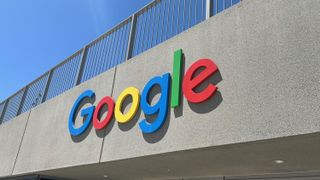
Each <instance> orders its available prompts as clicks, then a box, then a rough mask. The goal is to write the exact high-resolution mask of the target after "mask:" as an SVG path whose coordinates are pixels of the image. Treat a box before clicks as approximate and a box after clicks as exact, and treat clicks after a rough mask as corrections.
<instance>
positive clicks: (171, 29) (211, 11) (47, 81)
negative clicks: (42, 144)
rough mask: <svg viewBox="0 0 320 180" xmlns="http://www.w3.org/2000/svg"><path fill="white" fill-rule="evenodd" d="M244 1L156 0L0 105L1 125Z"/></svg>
mask: <svg viewBox="0 0 320 180" xmlns="http://www.w3.org/2000/svg"><path fill="white" fill-rule="evenodd" d="M239 2H240V0H154V1H152V2H151V3H150V4H148V5H146V6H145V7H143V8H142V9H140V10H139V11H138V12H136V13H135V14H133V15H132V16H130V17H129V18H127V19H126V20H124V21H123V22H121V23H120V24H118V25H117V26H116V27H114V28H112V29H111V30H110V31H108V32H106V33H104V34H103V35H101V36H100V37H99V38H97V39H96V40H94V41H93V42H91V43H89V44H88V45H86V46H85V47H84V48H82V49H81V50H79V51H78V52H76V53H74V54H73V55H72V56H70V57H69V58H67V59H66V60H64V61H63V62H61V63H60V64H58V65H56V66H55V67H54V68H52V69H51V70H49V71H48V72H46V73H45V74H43V75H42V76H41V77H39V78H38V79H36V80H34V81H33V82H31V83H30V84H28V85H27V86H25V87H24V88H22V89H21V90H19V91H18V92H17V93H15V94H14V95H12V96H10V97H9V98H7V99H6V100H5V101H3V102H1V103H0V123H3V122H6V121H8V120H10V119H12V118H14V117H16V116H18V115H19V114H21V113H23V112H26V111H29V110H30V109H31V108H33V107H35V106H37V105H38V104H41V103H43V102H45V101H47V100H49V99H51V98H53V97H55V96H57V95H59V94H61V93H63V92H65V91H67V90H68V89H71V88H72V87H74V86H76V85H78V84H80V83H82V82H84V81H87V80H89V79H91V78H92V77H95V76H97V75H98V74H100V73H102V72H105V71H107V70H108V69H110V68H113V67H115V66H116V65H118V64H121V63H123V62H124V61H125V60H128V59H130V58H132V57H134V56H136V55H138V54H140V53H143V52H144V51H146V50H148V49H150V48H152V47H154V46H156V45H157V44H159V43H161V42H163V41H166V40H168V39H170V38H171V37H173V36H175V35H177V34H179V33H181V32H183V31H185V30H187V29H189V28H190V27H192V26H194V25H196V24H198V23H200V22H202V21H204V20H205V19H208V18H209V17H211V16H214V15H216V14H218V13H219V12H221V11H223V10H224V9H227V8H229V7H231V6H232V5H235V4H237V3H239Z"/></svg>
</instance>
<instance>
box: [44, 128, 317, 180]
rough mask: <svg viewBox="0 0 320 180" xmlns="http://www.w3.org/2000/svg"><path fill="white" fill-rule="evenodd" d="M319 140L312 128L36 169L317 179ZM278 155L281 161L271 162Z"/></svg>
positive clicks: (182, 178)
mask: <svg viewBox="0 0 320 180" xmlns="http://www.w3.org/2000/svg"><path fill="white" fill-rule="evenodd" d="M319 141H320V133H313V134H308V135H298V136H290V137H284V138H276V139H268V140H262V141H254V142H247V143H240V144H231V145H225V146H211V147H207V148H199V149H192V150H185V151H175V152H169V153H164V154H156V155H151V156H143V157H138V158H130V159H124V160H119V161H111V162H107V163H101V164H91V165H84V166H77V167H70V168H64V169H55V170H49V171H43V172H40V174H43V175H49V176H58V177H68V178H72V179H83V180H90V179H96V180H103V179H106V178H104V177H103V176H104V175H107V176H108V178H107V179H112V180H123V179H130V180H142V179H146V180H150V179H157V180H164V179H168V180H248V179H250V180H251V179H256V180H258V179H259V180H262V179H263V180H268V179H269V178H270V180H275V179H276V180H280V179H281V180H302V179H303V180H316V179H317V180H319V179H320V171H319V167H320V156H319V155H318V154H319V149H320V144H319V143H318V142H319ZM305 147H308V148H307V149H306V148H305ZM276 160H282V161H283V163H280V164H278V163H275V161H276ZM235 175H237V176H235ZM257 175H259V176H257ZM223 176H224V178H223ZM219 177H220V178H219ZM280 177H281V178H280Z"/></svg>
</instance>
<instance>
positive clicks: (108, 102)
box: [93, 96, 114, 130]
mask: <svg viewBox="0 0 320 180" xmlns="http://www.w3.org/2000/svg"><path fill="white" fill-rule="evenodd" d="M105 104H106V105H107V106H108V114H107V116H106V118H104V119H103V120H102V121H100V120H99V117H98V116H99V113H100V110H101V108H102V107H103V105H105ZM113 109H114V101H113V99H112V98H111V97H109V96H106V97H104V98H103V99H101V101H100V102H99V104H98V105H97V107H96V110H95V111H94V114H93V126H94V128H96V129H97V130H100V129H103V128H104V127H106V126H107V125H108V124H109V122H110V120H111V118H112V116H113Z"/></svg>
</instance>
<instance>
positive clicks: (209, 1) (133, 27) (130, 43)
mask: <svg viewBox="0 0 320 180" xmlns="http://www.w3.org/2000/svg"><path fill="white" fill-rule="evenodd" d="M162 1H164V2H163V3H164V4H163V5H162V6H163V7H159V14H157V15H158V16H160V14H161V10H165V8H166V6H168V7H167V8H168V9H167V10H168V13H170V2H171V1H172V0H153V1H151V2H150V3H149V4H147V5H145V6H144V7H142V8H141V9H139V10H138V11H136V12H135V13H134V14H133V15H132V16H130V17H128V18H127V19H125V20H123V21H122V22H120V23H119V24H117V25H116V26H114V27H113V28H111V29H110V30H109V31H107V32H105V33H103V34H102V35H100V36H99V37H98V38H97V39H95V40H94V41H92V42H90V43H88V44H87V45H85V46H84V47H83V48H81V49H80V50H78V51H77V52H76V53H74V54H73V55H71V56H70V57H68V58H66V59H65V60H64V61H62V62H60V63H59V64H57V65H56V66H55V67H53V68H52V69H50V70H49V71H47V72H46V73H44V74H43V75H41V76H40V77H38V78H37V79H35V80H34V81H32V82H31V83H29V84H28V85H26V86H25V87H23V88H22V89H20V90H19V91H17V92H16V93H15V94H13V95H11V96H10V97H8V98H7V99H6V100H4V101H3V102H4V103H5V105H4V108H3V110H2V113H1V114H0V124H1V123H2V121H3V118H4V115H5V112H6V110H7V106H8V104H9V101H10V98H11V97H13V96H14V95H16V94H17V93H19V92H20V91H22V90H24V94H23V96H22V99H21V102H20V104H19V109H18V112H17V115H19V114H20V113H21V111H22V108H23V104H24V102H25V99H26V96H27V93H28V89H29V86H30V85H32V83H34V82H35V81H37V80H38V79H40V78H42V77H43V76H45V75H48V74H49V77H48V79H47V82H46V84H45V89H44V90H43V95H42V97H41V101H40V102H39V104H40V103H43V102H45V101H46V98H47V95H48V91H49V88H50V84H51V79H52V76H53V72H54V70H55V69H56V68H58V67H60V66H61V65H63V64H64V63H66V62H68V60H70V59H71V58H73V57H75V56H77V55H79V53H82V55H81V59H80V63H79V65H78V68H77V70H76V77H75V80H74V86H77V85H79V84H80V83H81V79H82V78H83V74H84V68H85V67H84V66H85V64H86V61H87V57H88V52H89V48H90V47H91V46H93V45H95V44H96V43H98V42H99V41H101V40H103V39H104V38H106V37H107V36H109V35H112V33H114V32H116V31H117V30H118V29H120V28H121V27H122V26H124V25H126V24H127V23H129V22H130V21H131V24H130V31H129V37H128V40H127V41H125V42H122V43H127V45H126V44H124V45H123V47H127V50H126V52H125V55H124V56H125V57H124V58H125V59H124V60H121V59H120V60H119V62H107V63H108V67H109V68H111V67H114V66H116V65H117V64H119V63H121V62H123V61H126V60H128V59H130V58H132V57H133V56H134V54H133V53H134V48H135V43H136V41H137V39H135V37H136V35H137V21H138V17H139V16H140V15H142V14H143V13H145V12H146V11H148V10H150V8H152V7H153V6H156V5H157V4H158V3H160V2H162ZM180 1H182V0H179V2H178V3H179V5H178V15H180V14H179V13H180V12H179V7H180ZM241 1H242V0H240V2H241ZM183 2H184V6H185V3H186V2H185V0H183ZM190 2H191V1H190ZM167 4H168V5H167ZM205 4H206V9H205V19H209V18H210V17H211V16H213V14H214V12H213V6H216V4H215V5H214V4H213V0H205ZM189 6H191V4H189ZM231 6H233V4H231ZM185 8H187V7H185ZM190 8H191V7H189V15H188V18H190V16H191V15H190ZM217 8H218V7H216V9H217ZM155 10H156V9H155ZM171 11H173V10H171ZM195 11H196V10H195ZM184 12H185V9H183V14H184ZM202 12H203V9H202ZM196 13H197V12H195V14H196ZM155 16H156V13H155V12H154V14H153V17H154V18H155ZM184 16H185V15H183V17H182V18H183V19H182V21H184ZM145 18H148V17H145ZM150 18H151V17H149V19H150ZM158 18H160V17H158ZM162 18H163V20H161V21H162V26H161V28H162V29H164V28H165V29H167V31H168V28H169V27H168V24H167V25H166V26H165V27H164V26H163V25H164V24H163V23H164V18H165V16H162ZM167 18H169V16H168V17H167ZM195 18H196V17H195ZM173 20H174V18H173V17H172V21H173ZM187 21H188V26H189V24H190V22H189V21H190V19H187ZM167 22H168V19H167ZM158 23H159V24H160V21H159V22H158ZM172 23H173V22H172ZM143 24H144V25H143V26H145V25H146V22H144V23H143ZM177 24H178V28H180V27H179V18H178V19H177ZM153 25H154V22H153ZM158 26H159V25H158ZM152 28H153V30H152V32H151V33H154V32H153V31H154V29H155V28H156V27H152ZM171 28H172V27H171ZM141 29H143V28H141ZM146 30H147V31H148V29H145V28H144V29H143V34H142V32H139V36H137V37H138V38H139V39H141V38H143V37H142V35H143V36H145V35H146V34H145V33H146V32H145V31H146ZM184 30H185V28H184V27H183V28H182V31H184ZM122 31H124V30H122ZM162 31H163V30H161V32H159V33H158V31H157V32H156V35H155V36H156V37H153V38H156V39H155V44H158V42H157V41H158V36H159V37H160V41H159V43H161V42H162V39H163V38H162V36H163V33H164V32H162ZM172 31H173V30H172ZM182 31H180V29H178V30H177V34H178V33H179V32H182ZM121 33H122V35H121V37H122V38H123V36H124V33H125V32H121ZM167 36H168V34H167V35H166V37H165V38H167ZM110 38H111V39H108V41H113V42H114V39H113V38H112V37H110ZM167 39H169V38H167ZM138 43H139V42H138ZM150 43H151V47H153V39H152V40H151V42H150ZM118 46H119V44H118V43H117V45H115V44H114V43H112V47H113V48H118V49H119V47H118ZM136 46H137V47H140V46H141V45H140V44H136ZM147 46H148V45H147ZM100 48H101V47H100ZM102 48H104V47H102ZM140 48H142V49H140V50H141V52H143V51H145V47H140ZM109 49H110V48H108V49H107V50H106V51H107V52H108V56H109ZM147 49H149V47H147ZM138 51H139V50H137V54H139V52H138ZM141 52H140V53H141ZM105 56H106V55H105ZM111 56H112V57H113V56H115V53H114V54H113V55H112V54H111ZM121 56H122V55H121ZM119 58H120V57H119ZM113 59H114V58H113ZM109 65H110V66H109Z"/></svg>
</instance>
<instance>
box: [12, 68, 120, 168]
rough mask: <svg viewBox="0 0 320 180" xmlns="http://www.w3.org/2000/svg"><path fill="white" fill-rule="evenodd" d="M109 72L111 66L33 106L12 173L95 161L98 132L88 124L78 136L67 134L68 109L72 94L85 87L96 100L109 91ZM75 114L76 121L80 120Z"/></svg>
mask: <svg viewBox="0 0 320 180" xmlns="http://www.w3.org/2000/svg"><path fill="white" fill-rule="evenodd" d="M113 76H114V69H112V70H110V71H108V72H106V73H104V74H102V75H100V76H97V77H95V78H94V79H92V80H91V81H88V82H86V83H83V84H81V85H80V86H77V87H75V88H73V89H72V90H71V91H67V92H65V93H63V94H62V95H60V96H58V97H56V98H53V99H51V100H49V101H47V102H45V103H44V104H42V105H40V106H37V107H36V108H34V109H33V110H32V112H31V114H30V118H29V123H28V126H27V129H26V133H25V136H24V139H23V143H22V147H21V149H20V153H19V156H18V160H17V164H16V166H15V169H14V174H21V173H27V172H34V171H38V170H40V169H42V170H45V169H54V168H62V167H68V166H75V165H81V164H90V163H96V162H98V161H99V157H100V151H101V145H102V140H103V138H100V137H101V136H102V132H97V131H95V130H94V128H92V126H90V128H89V130H88V131H86V132H85V133H84V134H83V135H82V136H80V137H77V138H73V137H71V135H70V134H69V130H68V118H69V112H70V109H71V108H72V106H73V103H74V101H75V100H76V98H77V97H78V96H79V95H80V94H81V93H82V92H83V91H84V90H86V89H93V90H94V91H95V93H96V99H98V100H99V99H101V98H102V97H104V96H106V95H111V90H112V89H111V87H112V82H113ZM89 104H90V103H87V104H85V106H84V107H87V106H89ZM79 114H80V113H79ZM79 114H78V118H77V120H76V124H80V122H81V119H80V115H79Z"/></svg>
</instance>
